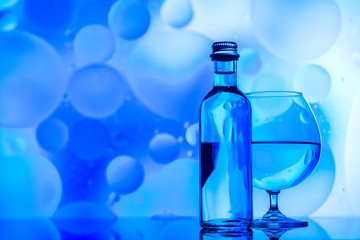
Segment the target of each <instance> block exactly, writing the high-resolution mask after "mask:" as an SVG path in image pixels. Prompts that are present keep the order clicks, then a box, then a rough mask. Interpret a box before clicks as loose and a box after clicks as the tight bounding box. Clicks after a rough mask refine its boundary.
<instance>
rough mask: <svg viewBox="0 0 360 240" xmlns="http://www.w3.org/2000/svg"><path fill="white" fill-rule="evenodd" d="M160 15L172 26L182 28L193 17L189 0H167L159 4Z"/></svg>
mask: <svg viewBox="0 0 360 240" xmlns="http://www.w3.org/2000/svg"><path fill="white" fill-rule="evenodd" d="M161 16H162V18H163V19H164V21H165V22H166V23H167V24H169V25H170V26H172V27H175V28H182V27H184V26H186V25H188V24H189V23H190V21H191V19H192V17H193V11H192V7H191V1H190V0H167V1H165V2H164V3H163V4H162V6H161Z"/></svg>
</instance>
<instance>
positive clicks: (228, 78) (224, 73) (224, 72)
mask: <svg viewBox="0 0 360 240" xmlns="http://www.w3.org/2000/svg"><path fill="white" fill-rule="evenodd" d="M214 86H219V87H230V86H237V74H236V60H230V61H217V60H214Z"/></svg>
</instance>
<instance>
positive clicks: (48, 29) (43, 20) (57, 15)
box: [23, 0, 74, 34]
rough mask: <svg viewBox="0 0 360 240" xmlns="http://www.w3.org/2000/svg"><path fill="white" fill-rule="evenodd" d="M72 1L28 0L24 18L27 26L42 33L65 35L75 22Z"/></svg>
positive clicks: (24, 8)
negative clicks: (66, 30)
mask: <svg viewBox="0 0 360 240" xmlns="http://www.w3.org/2000/svg"><path fill="white" fill-rule="evenodd" d="M73 14H74V1H72V0H52V1H48V0H26V1H24V6H23V16H24V20H25V22H26V24H28V25H30V26H31V27H32V28H34V29H36V30H38V31H41V32H42V33H45V34H49V33H55V32H56V33H61V34H62V33H63V31H64V30H65V29H66V27H67V26H68V25H69V24H70V23H71V21H72V20H73Z"/></svg>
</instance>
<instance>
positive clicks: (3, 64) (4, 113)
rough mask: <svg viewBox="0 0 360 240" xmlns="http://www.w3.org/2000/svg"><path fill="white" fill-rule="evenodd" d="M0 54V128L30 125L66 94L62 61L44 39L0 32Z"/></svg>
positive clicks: (49, 112) (53, 108)
mask: <svg viewBox="0 0 360 240" xmlns="http://www.w3.org/2000/svg"><path fill="white" fill-rule="evenodd" d="M0 52H1V55H0V79H1V81H0V115H1V118H0V126H1V127H29V126H33V125H35V124H37V123H39V122H40V121H42V120H44V119H45V118H46V117H47V116H49V115H50V114H51V113H52V111H54V110H55V108H56V107H57V105H58V104H59V103H60V101H61V98H62V96H63V94H64V92H65V87H66V84H67V81H66V75H65V68H64V65H63V63H62V60H61V59H60V57H59V55H58V54H57V52H56V51H55V49H54V48H53V47H51V46H50V45H49V44H48V43H46V42H45V41H44V40H42V39H40V38H38V37H36V36H33V35H30V34H28V33H23V32H16V31H9V32H0ZM45 63H46V64H45Z"/></svg>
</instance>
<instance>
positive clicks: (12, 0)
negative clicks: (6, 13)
mask: <svg viewBox="0 0 360 240" xmlns="http://www.w3.org/2000/svg"><path fill="white" fill-rule="evenodd" d="M18 1H19V0H2V1H1V2H0V11H3V10H6V9H9V8H11V7H13V6H14V5H15V4H16V3H17V2H18Z"/></svg>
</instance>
